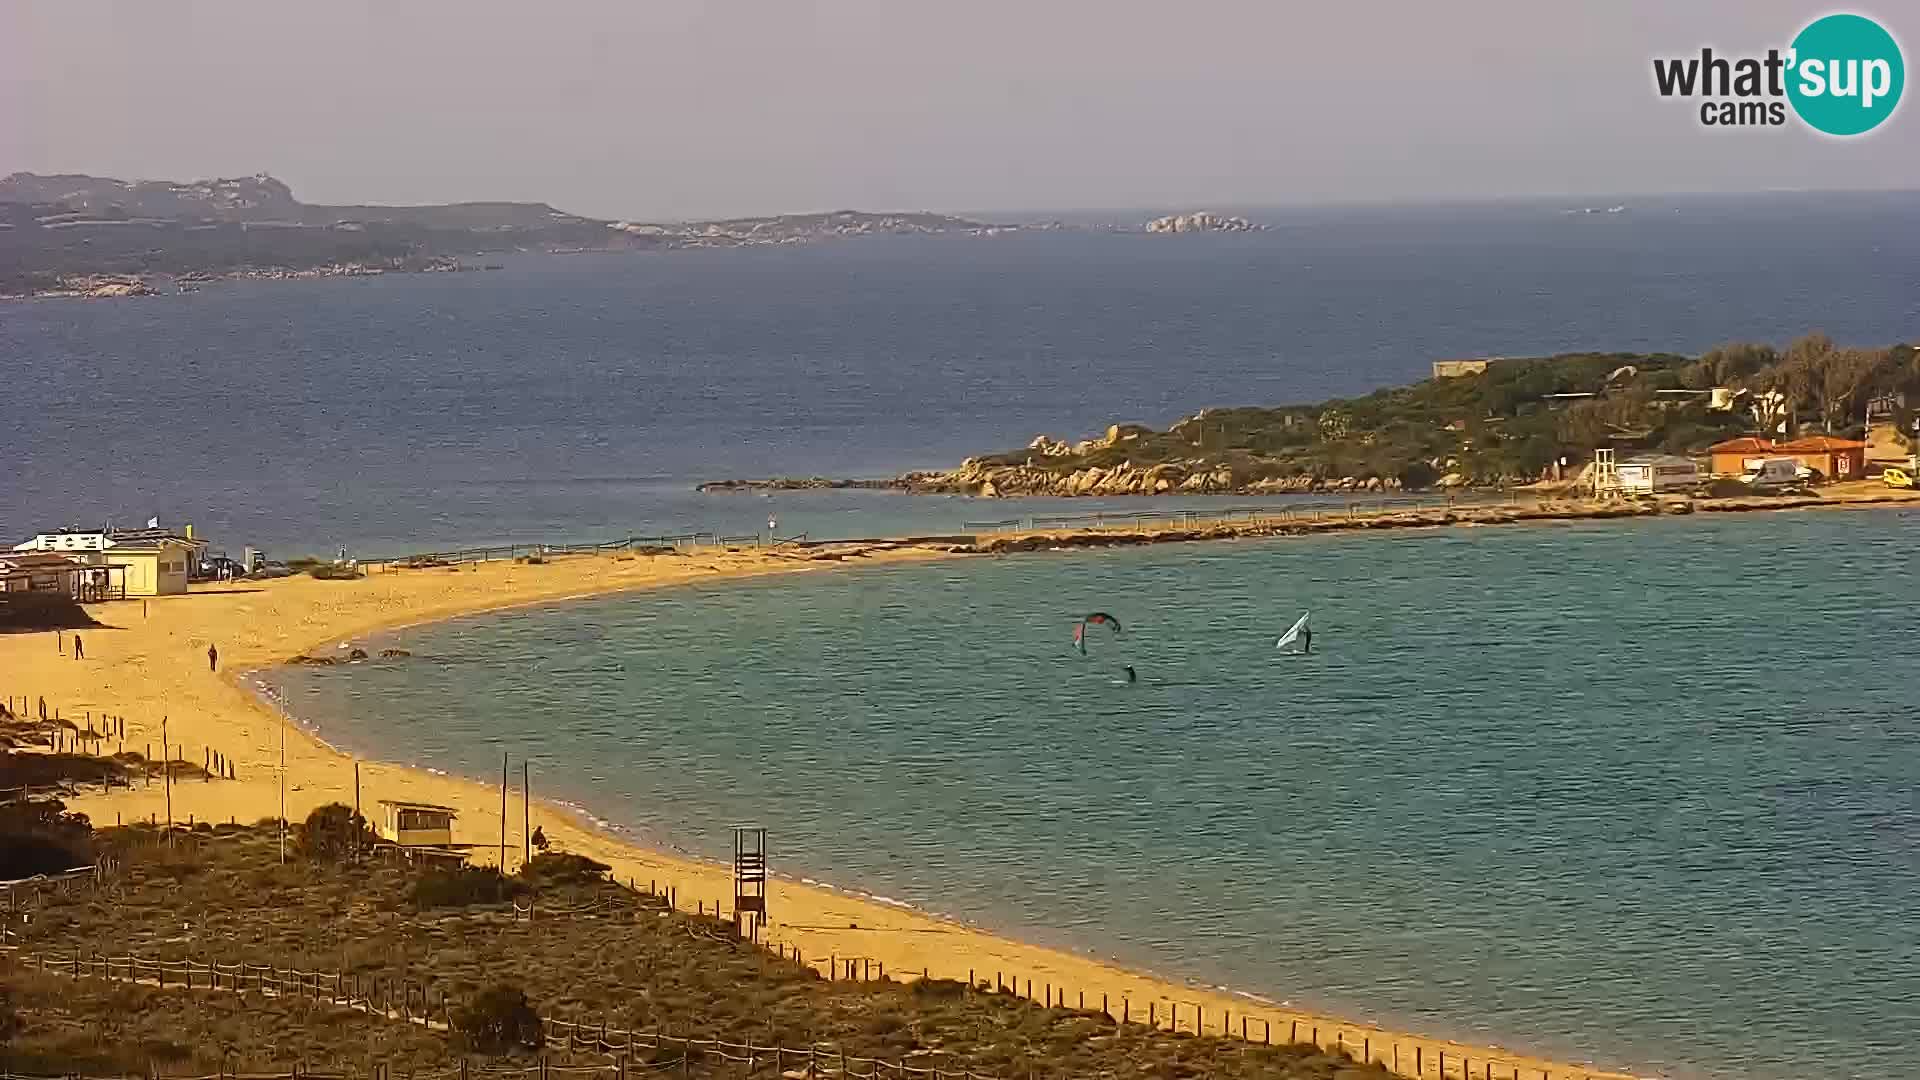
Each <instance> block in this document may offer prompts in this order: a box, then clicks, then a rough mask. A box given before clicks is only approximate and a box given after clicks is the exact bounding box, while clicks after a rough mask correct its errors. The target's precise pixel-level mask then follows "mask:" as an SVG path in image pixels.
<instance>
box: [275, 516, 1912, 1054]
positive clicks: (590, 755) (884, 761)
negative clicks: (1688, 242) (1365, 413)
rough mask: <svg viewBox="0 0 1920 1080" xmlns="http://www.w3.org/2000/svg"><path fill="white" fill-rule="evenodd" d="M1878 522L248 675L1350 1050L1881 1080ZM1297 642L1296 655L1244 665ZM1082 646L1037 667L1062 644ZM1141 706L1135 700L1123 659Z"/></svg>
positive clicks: (562, 611) (1100, 576)
mask: <svg viewBox="0 0 1920 1080" xmlns="http://www.w3.org/2000/svg"><path fill="white" fill-rule="evenodd" d="M1917 539H1920V515H1914V514H1911V513H1902V512H1859V513H1819V514H1781V515H1765V516H1739V517H1729V518H1721V519H1703V518H1695V519H1690V520H1674V519H1664V520H1654V521H1644V522H1633V523H1624V524H1623V523H1611V524H1604V525H1571V526H1565V527H1529V528H1513V529H1484V530H1474V531H1466V530H1456V531H1435V532H1424V533H1407V534H1401V535H1392V536H1384V535H1373V536H1364V537H1362V536H1349V537H1323V538H1313V539H1289V540H1282V541H1269V542H1240V543H1222V544H1213V545H1205V546H1178V547H1172V546H1170V547H1161V548H1153V549H1138V550H1128V551H1111V552H1081V553H1074V554H1070V555H1067V554H1059V555H1052V554H1040V555H1032V556H1024V557H1018V558H1009V559H1002V560H986V559H981V560H969V561H965V562H951V563H938V564H931V565H919V566H910V567H897V568H886V569H864V570H848V571H845V572H842V573H835V574H821V575H808V576H805V577H800V578H793V579H784V580H761V581H750V582H737V583H729V584H718V585H713V586H706V587H697V588H696V587H690V588H685V589H677V590H672V591H663V592H660V593H657V594H644V595H632V596H623V597H619V598H612V599H605V600H597V601H590V602H584V603H575V604H569V605H564V606H557V607H553V608H545V609H535V610H527V611H520V612H514V613H509V614H502V615H494V616H488V617H484V618H475V619H468V620H461V621H458V622H453V623H448V624H443V625H439V626H435V627H428V628H422V629H418V630H414V631H409V632H407V633H405V634H402V635H399V637H398V640H400V641H401V643H403V644H404V645H405V646H406V647H407V648H410V649H412V650H414V652H415V654H416V655H415V657H414V658H413V659H412V660H411V661H404V662H398V663H393V664H365V665H356V666H354V667H352V668H342V669H333V670H326V669H299V670H288V671H281V672H276V673H274V674H273V676H272V679H273V681H274V682H275V684H276V686H277V689H278V691H279V692H280V693H282V694H284V695H286V697H287V698H288V699H289V700H290V701H291V703H292V707H293V708H294V710H295V711H296V712H297V713H298V714H299V715H301V716H302V717H305V718H307V719H309V720H310V721H312V722H313V723H315V724H316V725H317V726H318V727H319V728H320V730H321V733H322V734H323V735H324V736H325V737H326V738H328V739H330V740H332V741H334V742H336V743H340V744H344V745H346V746H348V747H351V748H356V749H358V750H360V751H363V752H366V753H370V754H374V755H378V756H383V757H390V758H396V759H402V760H407V761H412V762H417V763H421V764H425V765H430V766H434V767H438V768H443V769H448V770H451V771H455V772H460V773H466V774H469V775H476V776H487V775H490V774H491V771H492V769H494V768H496V767H497V762H498V755H499V753H500V750H501V748H502V747H505V748H507V749H509V750H511V751H512V752H513V753H514V754H515V755H516V758H517V757H518V756H519V755H521V754H528V755H532V758H533V761H534V778H535V787H536V791H540V790H544V791H545V793H546V794H547V795H549V796H553V797H564V798H569V799H573V800H576V801H578V802H580V803H582V804H583V805H585V806H586V807H587V808H588V809H589V810H591V811H593V812H594V813H596V814H598V815H600V816H602V817H604V818H607V819H609V820H611V821H613V822H617V823H620V824H622V825H625V826H628V827H631V828H633V829H635V830H636V831H638V832H640V833H641V834H642V835H643V836H645V837H648V838H650V839H652V840H654V841H656V842H662V843H673V844H678V845H681V846H684V847H687V848H689V849H691V850H693V851H695V852H700V853H705V854H709V855H719V854H722V853H723V851H724V846H725V844H726V843H727V833H726V831H725V829H726V826H728V825H730V824H732V823H735V822H738V821H758V822H760V823H763V824H767V825H769V826H771V827H772V830H773V833H772V835H773V851H774V853H775V859H776V861H777V864H778V868H779V869H782V870H784V871H786V872H789V873H794V874H810V875H814V876H821V877H825V878H827V879H829V880H833V881H836V882H839V883H842V884H849V885H857V886H860V887H864V888H868V889H871V890H873V891H875V892H877V893H881V894H884V895H886V896H890V897H897V898H900V899H902V900H906V901H910V902H913V903H915V904H917V905H920V906H923V907H926V908H929V909H932V910H935V911H940V912H945V913H950V914H954V915H957V916H961V917H964V918H968V919H972V920H976V921H978V922H981V923H983V924H985V925H987V926H989V927H992V928H996V929H1001V930H1005V931H1009V932H1012V933H1014V934H1016V935H1019V936H1022V937H1026V938H1030V939H1035V940H1040V941H1044V942H1047V943H1053V944H1060V945H1066V946H1070V947H1075V948H1082V949H1088V950H1094V951H1098V952H1100V953H1102V954H1108V955H1113V956H1116V957H1118V958H1119V959H1121V960H1123V961H1126V962H1128V963H1131V964H1135V965H1140V966H1144V967H1148V968H1151V969H1154V970H1158V971H1162V972H1166V973H1169V974H1174V975H1180V976H1185V977H1189V978H1194V979H1198V980H1202V981H1205V982H1208V983H1222V984H1226V985H1230V986H1233V987H1235V988H1237V989H1243V990H1248V991H1254V992H1259V993H1263V994H1267V995H1269V996H1273V997H1277V998H1285V999H1289V1000H1291V1001H1294V1002H1296V1003H1300V1004H1307V1005H1314V1006H1321V1007H1327V1008H1332V1009H1337V1010H1341V1011H1342V1012H1344V1013H1346V1014H1351V1015H1357V1016H1365V1017H1369V1018H1373V1019H1376V1020H1379V1021H1382V1022H1385V1023H1391V1024H1399V1025H1407V1026H1411V1027H1413V1028H1415V1029H1419V1030H1424V1031H1430V1032H1434V1033H1438V1034H1448V1035H1453V1036H1457V1037H1461V1038H1464V1039H1470V1040H1474V1041H1498V1042H1503V1043H1506V1044H1508V1045H1514V1046H1516V1047H1519V1048H1524V1049H1531V1050H1536V1051H1540V1052H1544V1053H1551V1054H1561V1055H1569V1056H1581V1057H1587V1056H1594V1057H1598V1058H1599V1059H1600V1060H1601V1061H1602V1063H1618V1064H1625V1065H1631V1066H1634V1067H1637V1068H1640V1069H1643V1070H1655V1071H1660V1072H1664V1073H1668V1074H1672V1075H1713V1076H1748V1077H1761V1078H1769V1080H1773V1078H1778V1080H1785V1078H1788V1077H1797V1076H1804V1075H1811V1074H1813V1071H1814V1070H1817V1074H1818V1075H1820V1076H1823V1077H1843V1076H1868V1075H1873V1076H1896V1075H1920V1043H1916V1040H1915V1038H1914V1036H1915V1034H1916V1033H1917V1032H1920V1014H1917V1013H1916V1008H1917V1006H1916V1005H1915V1002H1920V963H1916V962H1915V956H1916V955H1920V794H1916V791H1920V756H1917V755H1916V754H1915V753H1914V749H1915V747H1916V745H1920V708H1917V707H1916V706H1915V704H1914V703H1913V697H1912V692H1911V688H1912V683H1913V677H1914V674H1913V673H1914V671H1915V670H1916V669H1917V667H1916V665H1915V664H1914V663H1913V662H1912V659H1911V658H1912V657H1914V656H1915V655H1916V654H1917V653H1920V632H1916V630H1915V628H1914V619H1913V612H1914V611H1915V604H1916V601H1920V585H1916V584H1915V582H1914V578H1913V576H1912V574H1911V573H1910V572H1908V571H1910V569H1911V566H1912V560H1911V557H1910V554H1909V553H1910V552H1911V550H1912V547H1913V544H1914V543H1915V541H1916V540H1917ZM1309 608H1310V609H1312V611H1313V613H1314V625H1315V628H1316V636H1315V652H1314V654H1313V655H1312V656H1310V657H1285V656H1280V655H1276V654H1275V652H1274V650H1273V648H1272V645H1273V638H1274V636H1275V635H1276V634H1277V633H1278V632H1279V631H1280V630H1281V629H1282V628H1284V627H1285V626H1286V625H1287V624H1288V622H1290V621H1291V620H1292V619H1293V618H1294V617H1295V616H1296V615H1297V614H1298V612H1299V611H1301V610H1303V609H1309ZM1092 609H1104V610H1108V611H1112V612H1113V613H1114V614H1116V615H1118V616H1119V617H1120V618H1121V619H1122V620H1123V621H1124V622H1125V623H1126V627H1127V629H1126V632H1125V634H1124V635H1121V636H1118V637H1114V636H1110V635H1108V634H1107V633H1106V632H1105V631H1097V632H1096V634H1095V635H1094V637H1093V638H1092V639H1091V641H1090V646H1089V653H1090V655H1089V656H1087V657H1085V658H1082V657H1080V656H1079V655H1077V654H1075V653H1074V652H1073V651H1072V649H1071V639H1070V630H1071V621H1072V619H1073V618H1074V617H1076V616H1077V615H1079V614H1081V613H1084V612H1085V611H1088V610H1092ZM1124 664H1132V665H1134V666H1135V667H1137V668H1138V669H1139V671H1140V673H1141V681H1140V682H1139V683H1138V684H1137V685H1132V686H1129V685H1125V684H1124V682H1123V681H1122V680H1121V679H1120V678H1119V673H1120V670H1121V666H1122V665H1124Z"/></svg>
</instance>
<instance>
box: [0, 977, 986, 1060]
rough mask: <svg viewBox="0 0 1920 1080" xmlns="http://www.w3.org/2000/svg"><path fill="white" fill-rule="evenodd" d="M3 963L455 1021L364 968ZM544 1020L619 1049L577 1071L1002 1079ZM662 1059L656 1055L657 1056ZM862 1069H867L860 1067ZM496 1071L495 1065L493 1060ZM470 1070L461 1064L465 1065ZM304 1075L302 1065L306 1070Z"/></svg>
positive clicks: (593, 1043) (440, 1006)
mask: <svg viewBox="0 0 1920 1080" xmlns="http://www.w3.org/2000/svg"><path fill="white" fill-rule="evenodd" d="M0 965H4V966H5V967H6V968H8V969H10V970H13V971H25V972H35V971H37V972H39V973H41V974H45V975H66V976H70V977H72V978H76V979H81V978H94V979H107V980H112V981H114V982H124V983H136V984H141V985H147V986H156V987H163V988H164V987H169V986H171V987H175V988H179V989H185V990H194V989H200V990H220V991H227V992H231V993H248V992H252V993H258V994H261V995H263V996H270V997H292V998H301V999H305V1000H309V1001H315V1002H319V1003H322V1004H327V1005H334V1006H338V1007H340V1008H348V1009H356V1010H359V1011H361V1012H365V1013H368V1014H370V1015H373V1016H379V1017H383V1018H385V1019H388V1020H396V1021H401V1022H405V1023H412V1024H418V1025H420V1026H422V1027H425V1028H428V1029H430V1030H435V1031H448V1030H451V1028H452V1026H453V1024H452V1021H453V1015H452V1014H453V1010H452V1005H451V1003H450V1001H449V999H448V997H447V994H446V991H445V990H439V993H438V995H437V996H436V994H435V991H436V989H438V987H436V985H435V984H434V983H432V982H427V981H423V980H416V979H409V978H404V977H402V978H397V979H396V978H390V977H386V976H371V975H358V974H353V973H345V972H339V971H304V970H301V969H298V968H281V967H275V966H273V965H272V964H252V963H245V962H239V963H226V964H223V963H220V962H218V961H213V962H208V963H200V962H197V961H193V960H164V959H160V958H157V957H142V956H138V955H135V954H132V953H129V954H126V955H124V956H101V955H97V954H96V955H93V956H85V955H82V954H80V953H78V952H73V953H55V952H30V953H12V954H0ZM541 1029H542V1032H543V1034H544V1036H545V1039H546V1041H547V1043H548V1044H549V1045H552V1046H558V1047H561V1048H564V1049H565V1050H567V1051H569V1052H582V1051H584V1052H588V1053H598V1054H607V1055H611V1056H616V1057H618V1058H620V1059H621V1060H620V1061H618V1062H616V1063H615V1064H614V1065H613V1066H601V1067H593V1068H589V1069H586V1070H575V1071H606V1070H607V1069H608V1068H613V1069H616V1070H619V1071H620V1072H621V1074H622V1075H624V1072H625V1070H626V1068H627V1063H628V1062H629V1061H631V1060H632V1059H633V1058H634V1057H635V1056H636V1055H638V1054H640V1053H641V1052H643V1051H644V1052H648V1053H654V1052H658V1051H662V1050H664V1051H667V1052H669V1053H672V1052H674V1051H678V1052H679V1054H680V1057H679V1059H677V1061H676V1062H673V1063H671V1064H680V1065H682V1066H683V1067H684V1065H685V1063H686V1062H688V1061H689V1060H694V1059H703V1058H706V1057H709V1056H710V1057H712V1058H714V1059H715V1060H717V1061H721V1062H727V1063H733V1064H741V1065H744V1066H746V1069H747V1071H749V1072H751V1071H754V1070H755V1069H758V1068H760V1067H762V1066H767V1067H771V1068H773V1069H774V1070H775V1072H776V1075H779V1074H784V1073H786V1072H788V1071H792V1070H804V1071H805V1073H806V1075H807V1076H810V1077H814V1076H817V1077H845V1078H847V1080H881V1078H895V1080H897V1078H905V1077H931V1078H932V1080H999V1078H998V1077H996V1076H994V1075H992V1074H989V1073H979V1072H974V1071H972V1070H970V1069H966V1068H945V1069H943V1068H940V1067H938V1066H937V1065H912V1064H909V1063H907V1062H905V1061H886V1060H883V1059H880V1058H869V1057H859V1056H855V1055H851V1054H848V1053H846V1052H845V1051H841V1050H827V1049H824V1048H821V1047H816V1046H808V1047H797V1048H796V1047H791V1046H780V1045H777V1044H774V1045H766V1046H761V1045H756V1044H755V1043H754V1041H753V1039H752V1038H751V1037H749V1038H748V1039H747V1041H745V1042H729V1041H727V1040H726V1039H722V1038H719V1037H717V1036H715V1037H710V1038H695V1037H692V1036H684V1035H673V1034H670V1033H668V1032H664V1031H658V1030H654V1031H638V1030H634V1029H631V1028H618V1027H611V1026H609V1025H607V1024H605V1023H601V1024H597V1025H594V1024H582V1023H577V1022H574V1021H568V1020H559V1019H554V1018H551V1017H542V1018H541ZM655 1065H656V1066H657V1065H658V1063H655ZM562 1068H563V1067H556V1066H550V1065H548V1064H547V1063H545V1062H543V1063H542V1064H541V1065H540V1066H539V1069H540V1071H542V1072H543V1073H544V1072H546V1071H555V1072H558V1071H561V1070H562ZM863 1070H864V1071H863ZM487 1071H493V1070H487ZM461 1072H462V1074H463V1075H464V1073H465V1070H464V1068H463V1069H462V1070H461ZM302 1075H306V1074H302Z"/></svg>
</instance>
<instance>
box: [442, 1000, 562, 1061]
mask: <svg viewBox="0 0 1920 1080" xmlns="http://www.w3.org/2000/svg"><path fill="white" fill-rule="evenodd" d="M453 1030H454V1034H455V1035H457V1036H458V1037H459V1040H460V1042H461V1044H462V1045H464V1046H465V1047H466V1048H468V1049H470V1050H474V1051H476V1052H478V1053H482V1054H496V1055H497V1054H510V1053H512V1052H514V1051H516V1050H538V1049H540V1047H541V1044H543V1043H544V1042H546V1038H545V1032H543V1031H541V1025H540V1014H539V1013H537V1012H535V1011H534V1008H533V1003H532V1002H530V1001H528V1000H527V992H526V991H525V990H522V989H520V988H519V987H518V986H514V985H512V984H510V983H502V984H499V985H495V986H489V987H487V988H486V989H485V990H482V991H480V992H479V993H478V994H475V995H474V997H473V1000H472V1001H470V1002H468V1003H467V1004H466V1005H464V1006H462V1007H461V1008H459V1009H457V1010H455V1011H454V1014H453Z"/></svg>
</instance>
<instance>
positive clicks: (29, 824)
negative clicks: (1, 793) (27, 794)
mask: <svg viewBox="0 0 1920 1080" xmlns="http://www.w3.org/2000/svg"><path fill="white" fill-rule="evenodd" d="M93 855H94V851H93V824H92V823H91V822H89V821H88V820H87V816H86V815H85V814H69V813H67V808H66V805H65V804H64V803H61V802H60V801H59V800H57V799H47V800H36V801H32V802H16V803H8V804H6V805H5V806H0V877H3V878H9V879H11V878H24V877H32V876H33V875H35V874H57V873H59V872H60V871H62V870H71V869H73V868H74V867H77V866H86V865H87V864H89V863H91V862H93Z"/></svg>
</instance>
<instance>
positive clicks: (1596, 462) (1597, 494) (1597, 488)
mask: <svg viewBox="0 0 1920 1080" xmlns="http://www.w3.org/2000/svg"><path fill="white" fill-rule="evenodd" d="M1591 479H1592V481H1593V497H1594V498H1596V499H1611V498H1617V497H1618V496H1619V494H1620V465H1619V463H1618V462H1616V461H1615V460H1614V456H1613V447H1611V446H1602V447H1600V448H1599V449H1597V450H1595V451H1594V452H1593V476H1592V477H1591Z"/></svg>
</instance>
